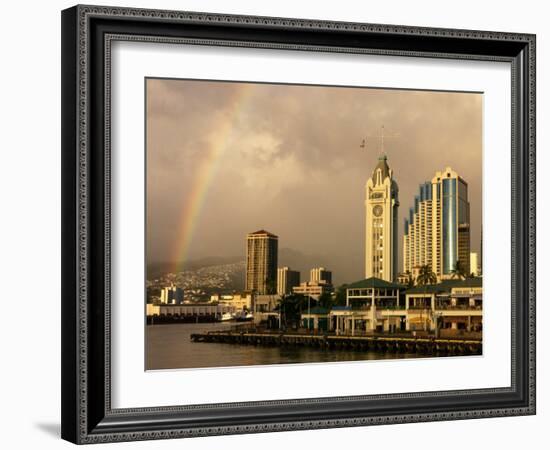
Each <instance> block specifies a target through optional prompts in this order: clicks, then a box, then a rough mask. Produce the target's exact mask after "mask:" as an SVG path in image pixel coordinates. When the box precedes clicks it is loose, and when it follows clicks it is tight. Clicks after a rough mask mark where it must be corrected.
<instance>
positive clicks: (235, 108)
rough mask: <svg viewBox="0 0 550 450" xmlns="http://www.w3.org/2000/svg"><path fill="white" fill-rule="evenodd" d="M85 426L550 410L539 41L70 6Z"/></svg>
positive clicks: (66, 75) (73, 421)
mask: <svg viewBox="0 0 550 450" xmlns="http://www.w3.org/2000/svg"><path fill="white" fill-rule="evenodd" d="M62 45H63V47H62V85H63V86H62V109H63V117H62V196H63V197H62V205H63V213H62V214H63V216H62V226H63V239H62V246H63V247H62V257H63V264H62V266H63V267H62V277H63V279H62V437H63V438H64V439H67V440H69V441H71V442H75V443H79V444H83V443H98V442H111V441H132V440H142V439H166V438H177V437H193V436H207V435H218V434H237V433H256V432H267V431H285V430H300V429H312V428H328V427H343V426H364V425H376V424H390V423H404V422H419V421H437V420H455V419H468V418H484V417H495V416H508V415H526V414H534V413H535V36H534V35H531V34H515V33H507V32H486V31H469V30H450V29H433V28H419V27H405V26H395V25H375V24H364V23H347V22H329V21H310V20H303V19H282V18H271V17H252V16H232V15H216V14H205V13H192V12H179V11H158V10H144V9H129V8H111V7H99V6H97V7H96V6H75V7H73V8H70V9H67V10H65V11H63V12H62Z"/></svg>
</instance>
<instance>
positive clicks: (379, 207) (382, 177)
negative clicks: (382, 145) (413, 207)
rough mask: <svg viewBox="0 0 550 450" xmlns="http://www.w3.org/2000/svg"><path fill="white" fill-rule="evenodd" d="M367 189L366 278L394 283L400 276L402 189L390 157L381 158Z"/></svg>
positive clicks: (383, 156)
mask: <svg viewBox="0 0 550 450" xmlns="http://www.w3.org/2000/svg"><path fill="white" fill-rule="evenodd" d="M365 190H366V199H365V216H366V217H365V234H366V236H365V278H371V277H376V278H380V279H382V280H386V281H389V282H391V281H393V280H394V279H396V277H397V213H398V208H399V198H398V197H399V188H398V186H397V183H396V181H395V180H394V179H393V171H392V170H391V169H390V168H389V166H388V163H387V157H386V155H382V156H380V157H379V158H378V164H377V165H376V167H375V168H374V171H373V172H372V176H371V177H370V178H369V179H368V180H367V184H366V187H365Z"/></svg>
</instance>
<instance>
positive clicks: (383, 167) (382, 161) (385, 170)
mask: <svg viewBox="0 0 550 450" xmlns="http://www.w3.org/2000/svg"><path fill="white" fill-rule="evenodd" d="M387 160H388V158H387V156H386V155H381V156H379V157H378V164H376V167H375V168H374V170H373V171H372V181H373V182H374V183H375V184H376V171H377V170H378V169H380V171H381V172H382V181H384V180H385V179H386V178H387V177H389V176H390V168H389V166H388V163H387Z"/></svg>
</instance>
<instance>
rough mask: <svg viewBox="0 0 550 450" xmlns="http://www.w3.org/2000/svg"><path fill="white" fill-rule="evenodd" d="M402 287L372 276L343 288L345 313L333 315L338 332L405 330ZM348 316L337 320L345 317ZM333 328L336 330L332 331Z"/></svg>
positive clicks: (339, 311)
mask: <svg viewBox="0 0 550 450" xmlns="http://www.w3.org/2000/svg"><path fill="white" fill-rule="evenodd" d="M404 290H405V286H403V285H402V284H397V283H391V282H389V281H386V280H382V279H380V278H376V277H371V278H366V279H364V280H360V281H357V282H355V283H352V284H350V285H348V286H347V288H346V306H347V307H348V310H347V311H348V312H347V313H342V311H344V310H343V309H340V310H338V311H337V312H335V314H334V315H335V317H336V322H335V326H337V325H338V331H340V327H339V325H340V323H339V322H338V320H340V321H341V323H342V325H343V326H344V328H343V329H344V331H346V332H348V331H351V333H352V334H355V333H356V332H357V331H359V332H361V331H365V332H368V331H391V332H395V331H398V330H404V329H405V320H406V311H405V307H404V306H405V304H404V298H403V292H404ZM345 315H347V316H348V317H339V316H345ZM335 329H336V328H335Z"/></svg>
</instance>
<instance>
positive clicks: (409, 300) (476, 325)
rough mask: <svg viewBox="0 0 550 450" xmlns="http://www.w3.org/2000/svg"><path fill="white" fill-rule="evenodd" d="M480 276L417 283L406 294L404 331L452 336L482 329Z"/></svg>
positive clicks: (481, 287) (481, 286)
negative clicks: (424, 284) (417, 284)
mask: <svg viewBox="0 0 550 450" xmlns="http://www.w3.org/2000/svg"><path fill="white" fill-rule="evenodd" d="M482 284H483V283H482V278H481V277H474V278H466V279H465V280H444V281H442V282H441V283H438V284H433V285H426V286H416V287H414V288H412V289H409V290H407V291H406V293H405V307H406V309H407V328H406V329H407V330H413V331H416V330H421V331H432V332H436V334H439V332H440V331H441V332H442V333H443V334H447V335H453V334H459V333H460V332H461V331H467V332H481V331H482V328H483V327H482V316H483V311H482V310H483V304H482V303H483V285H482Z"/></svg>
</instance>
